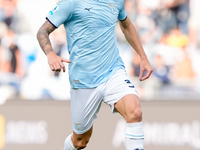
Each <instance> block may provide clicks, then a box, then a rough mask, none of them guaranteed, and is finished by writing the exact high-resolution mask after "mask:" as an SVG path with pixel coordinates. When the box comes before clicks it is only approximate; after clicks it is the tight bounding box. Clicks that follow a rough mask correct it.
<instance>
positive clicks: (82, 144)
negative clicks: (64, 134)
mask: <svg viewBox="0 0 200 150" xmlns="http://www.w3.org/2000/svg"><path fill="white" fill-rule="evenodd" d="M88 142H89V138H79V139H77V142H76V144H75V148H76V149H84V148H86V146H87V143H88Z"/></svg>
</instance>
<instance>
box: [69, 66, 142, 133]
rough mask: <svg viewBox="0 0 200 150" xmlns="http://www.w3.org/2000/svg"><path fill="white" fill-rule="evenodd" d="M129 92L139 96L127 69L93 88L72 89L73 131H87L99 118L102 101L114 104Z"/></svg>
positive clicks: (112, 106) (111, 105) (112, 105)
mask: <svg viewBox="0 0 200 150" xmlns="http://www.w3.org/2000/svg"><path fill="white" fill-rule="evenodd" d="M128 94H135V95H137V96H138V94H137V91H136V89H135V87H134V85H133V84H132V83H131V82H130V80H129V78H128V76H127V74H126V72H125V70H122V69H119V70H118V71H117V72H116V73H115V74H114V75H113V76H112V77H111V78H110V79H109V80H108V81H107V82H104V83H103V84H101V85H99V86H98V87H96V88H92V89H71V115H72V127H73V131H74V132H75V133H77V134H83V133H85V132H87V131H88V130H89V129H90V128H91V127H92V125H93V121H94V119H95V118H97V113H98V112H99V109H100V106H101V102H102V101H103V102H105V103H106V104H108V105H110V107H111V109H112V112H115V110H114V104H115V103H116V102H118V101H119V100H120V99H121V98H122V97H124V96H125V95H128Z"/></svg>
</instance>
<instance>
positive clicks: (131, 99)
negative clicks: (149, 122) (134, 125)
mask: <svg viewBox="0 0 200 150" xmlns="http://www.w3.org/2000/svg"><path fill="white" fill-rule="evenodd" d="M114 107H115V110H117V111H118V112H119V113H120V114H121V115H122V116H123V117H124V118H125V120H126V121H127V122H128V123H131V122H138V121H142V110H141V106H140V101H139V98H138V96H136V95H134V94H128V95H125V96H124V97H123V98H121V99H120V100H119V101H118V102H116V103H115V105H114Z"/></svg>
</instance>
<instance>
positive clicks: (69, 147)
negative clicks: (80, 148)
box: [64, 134, 77, 150]
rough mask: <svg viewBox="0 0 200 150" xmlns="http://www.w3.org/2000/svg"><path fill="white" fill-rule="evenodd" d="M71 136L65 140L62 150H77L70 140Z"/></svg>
mask: <svg viewBox="0 0 200 150" xmlns="http://www.w3.org/2000/svg"><path fill="white" fill-rule="evenodd" d="M71 137H72V134H70V135H69V136H68V137H67V138H66V139H65V146H64V150H77V149H76V148H75V147H74V145H73V143H72V140H71Z"/></svg>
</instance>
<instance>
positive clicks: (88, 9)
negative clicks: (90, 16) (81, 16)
mask: <svg viewBox="0 0 200 150" xmlns="http://www.w3.org/2000/svg"><path fill="white" fill-rule="evenodd" d="M91 9H92V7H90V8H85V9H84V10H87V11H90V10H91Z"/></svg>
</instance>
